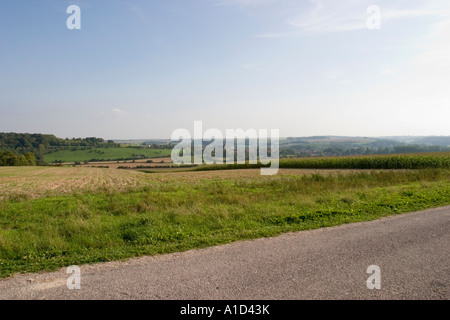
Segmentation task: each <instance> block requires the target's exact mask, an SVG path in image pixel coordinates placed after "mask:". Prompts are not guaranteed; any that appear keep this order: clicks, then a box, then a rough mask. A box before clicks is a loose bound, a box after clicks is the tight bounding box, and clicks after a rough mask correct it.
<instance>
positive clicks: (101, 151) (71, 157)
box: [44, 147, 171, 163]
mask: <svg viewBox="0 0 450 320" xmlns="http://www.w3.org/2000/svg"><path fill="white" fill-rule="evenodd" d="M170 153H171V150H170V149H151V148H126V147H122V148H94V149H91V150H74V151H71V150H59V151H56V152H52V153H49V154H46V155H45V156H44V160H45V161H46V162H48V163H52V162H54V161H62V162H83V161H90V160H92V159H96V160H102V161H103V160H105V161H106V160H118V159H131V158H135V157H136V156H137V155H143V156H144V157H145V158H157V157H168V156H170Z"/></svg>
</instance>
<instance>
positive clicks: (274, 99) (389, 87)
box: [0, 0, 450, 139]
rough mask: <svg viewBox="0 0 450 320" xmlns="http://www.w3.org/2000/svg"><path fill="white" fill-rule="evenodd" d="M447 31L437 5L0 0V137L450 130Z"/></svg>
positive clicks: (415, 1) (447, 18) (447, 7)
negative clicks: (76, 24) (76, 16)
mask: <svg viewBox="0 0 450 320" xmlns="http://www.w3.org/2000/svg"><path fill="white" fill-rule="evenodd" d="M70 5H77V6H79V8H80V21H81V23H80V26H81V28H80V29H69V28H68V27H67V20H68V19H70V17H71V14H72V13H71V12H70V13H67V8H68V7H69V6H70ZM373 6H375V8H378V9H379V18H380V19H378V20H376V18H377V13H376V11H373V10H372V9H371V8H373ZM368 9H369V10H368ZM374 19H375V20H374ZM376 22H379V24H376ZM374 26H377V28H374ZM449 39H450V2H448V1H442V0H437V1H436V0H425V1H422V0H388V1H384V0H359V1H355V0H164V1H162V0H0V132H28V133H48V134H55V135H56V136H58V137H62V138H72V137H91V136H95V137H102V138H104V139H146V138H170V136H171V134H172V132H173V131H174V130H176V129H178V128H186V129H188V130H190V131H191V132H193V126H194V121H202V122H203V128H204V129H205V130H206V129H209V128H217V129H219V130H222V131H223V132H225V130H226V129H238V128H242V129H279V130H280V136H283V137H288V136H316V135H341V136H392V135H396V136H398V135H401V136H404V135H415V136H420V135H450V88H449V84H450V41H449Z"/></svg>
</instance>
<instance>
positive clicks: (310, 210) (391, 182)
mask: <svg viewBox="0 0 450 320" xmlns="http://www.w3.org/2000/svg"><path fill="white" fill-rule="evenodd" d="M0 190H1V193H0V277H8V276H11V275H13V274H14V273H16V272H35V271H40V270H54V269H56V268H60V267H64V266H68V265H72V264H77V265H79V264H83V263H95V262H101V261H111V260H119V259H125V258H129V257H134V256H140V255H153V254H161V253H169V252H177V251H183V250H188V249H192V248H201V247H206V246H212V245H217V244H223V243H229V242H233V241H238V240H243V239H252V238H258V237H266V236H275V235H278V234H280V233H283V232H290V231H299V230H308V229H314V228H321V227H326V226H333V225H338V224H342V223H351V222H356V221H364V220H371V219H376V218H379V217H382V216H387V215H392V214H399V213H404V212H410V211H415V210H420V209H425V208H430V207H435V206H441V205H447V204H450V170H449V169H442V168H440V169H436V168H425V169H415V170H412V169H395V170H393V169H391V170H385V169H377V170H375V169H371V170H362V169H289V168H281V169H280V170H279V172H278V174H277V175H274V176H261V175H260V170H259V169H237V170H211V171H186V172H161V173H144V172H139V171H134V170H118V169H113V168H109V169H100V168H88V167H2V168H0Z"/></svg>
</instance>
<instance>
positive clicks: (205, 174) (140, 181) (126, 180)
mask: <svg viewBox="0 0 450 320" xmlns="http://www.w3.org/2000/svg"><path fill="white" fill-rule="evenodd" d="M357 171H358V170H315V169H280V170H279V172H278V175H310V174H332V173H338V172H339V173H342V174H346V173H347V174H348V173H351V172H357ZM359 171H361V172H362V170H359ZM249 178H251V179H255V178H261V179H268V177H267V176H260V170H259V169H237V170H218V171H200V172H191V171H187V172H164V173H156V174H147V173H143V172H141V171H135V170H116V169H112V168H111V169H106V168H102V169H100V168H92V167H87V166H86V167H74V168H71V167H0V190H1V192H0V200H14V199H35V198H40V197H44V196H58V195H63V194H71V193H84V192H89V193H99V192H117V191H119V192H120V191H129V190H133V189H137V188H140V187H143V186H149V185H151V184H152V183H153V184H154V183H174V182H176V181H178V182H188V183H189V182H194V181H199V180H202V179H220V180H223V179H233V180H234V179H249Z"/></svg>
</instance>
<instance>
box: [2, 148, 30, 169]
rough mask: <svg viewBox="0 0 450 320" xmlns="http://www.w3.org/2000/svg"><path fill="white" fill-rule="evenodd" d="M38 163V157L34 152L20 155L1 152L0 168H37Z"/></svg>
mask: <svg viewBox="0 0 450 320" xmlns="http://www.w3.org/2000/svg"><path fill="white" fill-rule="evenodd" d="M36 163H37V162H36V157H35V155H34V153H32V152H26V153H25V154H19V153H16V152H13V151H3V150H0V166H35V165H36Z"/></svg>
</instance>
